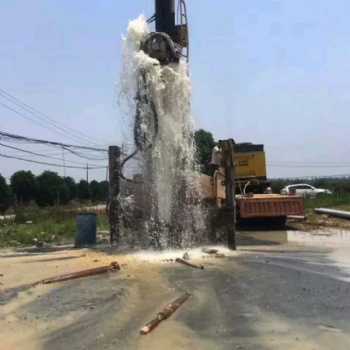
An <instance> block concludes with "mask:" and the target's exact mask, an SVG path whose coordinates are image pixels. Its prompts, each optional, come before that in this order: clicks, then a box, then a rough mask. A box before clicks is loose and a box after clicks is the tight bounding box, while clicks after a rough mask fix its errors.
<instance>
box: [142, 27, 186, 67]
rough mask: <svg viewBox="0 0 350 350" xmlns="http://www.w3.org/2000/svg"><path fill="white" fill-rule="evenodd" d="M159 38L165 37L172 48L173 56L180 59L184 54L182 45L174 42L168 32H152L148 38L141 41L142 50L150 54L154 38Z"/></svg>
mask: <svg viewBox="0 0 350 350" xmlns="http://www.w3.org/2000/svg"><path fill="white" fill-rule="evenodd" d="M157 38H162V39H165V41H166V42H167V44H168V46H169V48H170V51H171V54H172V55H173V58H174V59H175V60H179V59H180V57H181V56H182V53H181V51H182V48H181V45H179V44H177V43H174V41H173V40H172V39H171V37H170V36H169V35H168V34H166V33H161V32H153V33H150V34H149V35H148V36H147V38H146V39H145V40H144V41H143V42H142V43H141V50H143V51H144V52H145V53H146V54H147V55H150V53H151V52H152V42H153V40H154V39H157Z"/></svg>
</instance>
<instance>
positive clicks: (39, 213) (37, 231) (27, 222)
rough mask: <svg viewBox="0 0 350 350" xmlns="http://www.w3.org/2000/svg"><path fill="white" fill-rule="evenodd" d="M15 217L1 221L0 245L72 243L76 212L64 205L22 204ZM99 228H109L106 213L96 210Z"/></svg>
mask: <svg viewBox="0 0 350 350" xmlns="http://www.w3.org/2000/svg"><path fill="white" fill-rule="evenodd" d="M15 214H16V217H15V219H12V220H10V219H9V220H2V221H0V247H8V246H26V245H32V244H34V243H35V241H36V240H37V241H42V242H45V243H56V244H57V243H71V242H72V240H73V238H74V235H75V217H76V212H74V211H70V210H67V209H62V208H47V209H41V208H37V207H34V208H19V209H17V210H16V211H15ZM97 214H98V215H97V230H108V228H109V225H108V218H107V217H106V215H105V213H102V212H101V213H97Z"/></svg>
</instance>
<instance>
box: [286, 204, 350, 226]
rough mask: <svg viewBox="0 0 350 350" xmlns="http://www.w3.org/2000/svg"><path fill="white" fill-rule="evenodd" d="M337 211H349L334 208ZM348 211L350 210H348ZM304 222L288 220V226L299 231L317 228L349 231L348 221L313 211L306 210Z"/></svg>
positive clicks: (349, 221)
mask: <svg viewBox="0 0 350 350" xmlns="http://www.w3.org/2000/svg"><path fill="white" fill-rule="evenodd" d="M336 209H337V210H349V207H345V208H341V207H340V208H336ZM349 211H350V210H349ZM305 214H306V218H307V219H306V220H305V221H298V220H290V221H288V225H290V226H291V227H292V228H295V229H297V230H301V231H312V230H315V229H318V228H324V227H330V228H332V227H334V228H343V229H349V230H350V220H346V219H341V218H335V217H332V216H329V215H326V214H316V213H315V212H314V210H313V209H306V213H305Z"/></svg>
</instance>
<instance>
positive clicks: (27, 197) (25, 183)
mask: <svg viewBox="0 0 350 350" xmlns="http://www.w3.org/2000/svg"><path fill="white" fill-rule="evenodd" d="M10 183H11V189H12V193H13V194H14V195H15V196H16V198H17V201H18V202H19V203H24V204H26V203H29V202H30V201H31V200H33V198H34V194H35V189H36V179H35V175H34V174H33V173H32V172H31V171H24V170H21V171H17V172H15V173H14V174H13V175H12V176H11V180H10Z"/></svg>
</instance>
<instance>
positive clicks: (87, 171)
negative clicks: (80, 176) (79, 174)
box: [86, 164, 89, 183]
mask: <svg viewBox="0 0 350 350" xmlns="http://www.w3.org/2000/svg"><path fill="white" fill-rule="evenodd" d="M86 182H87V183H88V182H89V164H86Z"/></svg>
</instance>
